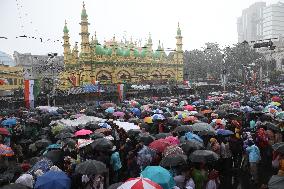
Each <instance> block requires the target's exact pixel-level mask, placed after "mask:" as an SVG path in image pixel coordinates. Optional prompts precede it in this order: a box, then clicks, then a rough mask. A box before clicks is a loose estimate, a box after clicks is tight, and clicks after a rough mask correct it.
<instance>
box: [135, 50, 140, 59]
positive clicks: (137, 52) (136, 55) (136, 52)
mask: <svg viewBox="0 0 284 189" xmlns="http://www.w3.org/2000/svg"><path fill="white" fill-rule="evenodd" d="M134 56H135V57H139V56H140V54H139V51H138V50H137V49H134Z"/></svg>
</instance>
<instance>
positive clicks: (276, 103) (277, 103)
mask: <svg viewBox="0 0 284 189" xmlns="http://www.w3.org/2000/svg"><path fill="white" fill-rule="evenodd" d="M271 104H272V105H273V106H281V103H279V102H271Z"/></svg>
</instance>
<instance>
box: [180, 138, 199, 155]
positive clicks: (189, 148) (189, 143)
mask: <svg viewBox="0 0 284 189" xmlns="http://www.w3.org/2000/svg"><path fill="white" fill-rule="evenodd" d="M180 147H181V149H182V150H183V151H184V153H185V154H187V155H190V154H191V153H192V152H193V151H195V150H201V149H204V145H203V144H202V143H200V142H197V141H196V140H186V141H185V142H184V143H182V144H181V145H180Z"/></svg>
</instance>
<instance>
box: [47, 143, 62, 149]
mask: <svg viewBox="0 0 284 189" xmlns="http://www.w3.org/2000/svg"><path fill="white" fill-rule="evenodd" d="M61 147H62V146H61V145H60V144H51V145H49V146H48V147H47V149H48V150H50V149H60V148H61Z"/></svg>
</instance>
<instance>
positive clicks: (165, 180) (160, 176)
mask: <svg viewBox="0 0 284 189" xmlns="http://www.w3.org/2000/svg"><path fill="white" fill-rule="evenodd" d="M141 175H142V176H143V177H144V178H148V179H150V180H152V181H153V182H155V183H157V184H159V185H161V186H162V187H163V189H172V188H173V187H174V186H175V185H176V184H175V181H174V178H173V177H172V175H171V173H170V172H169V171H168V170H167V169H165V168H163V167H161V166H148V167H146V168H145V169H144V171H142V172H141Z"/></svg>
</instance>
